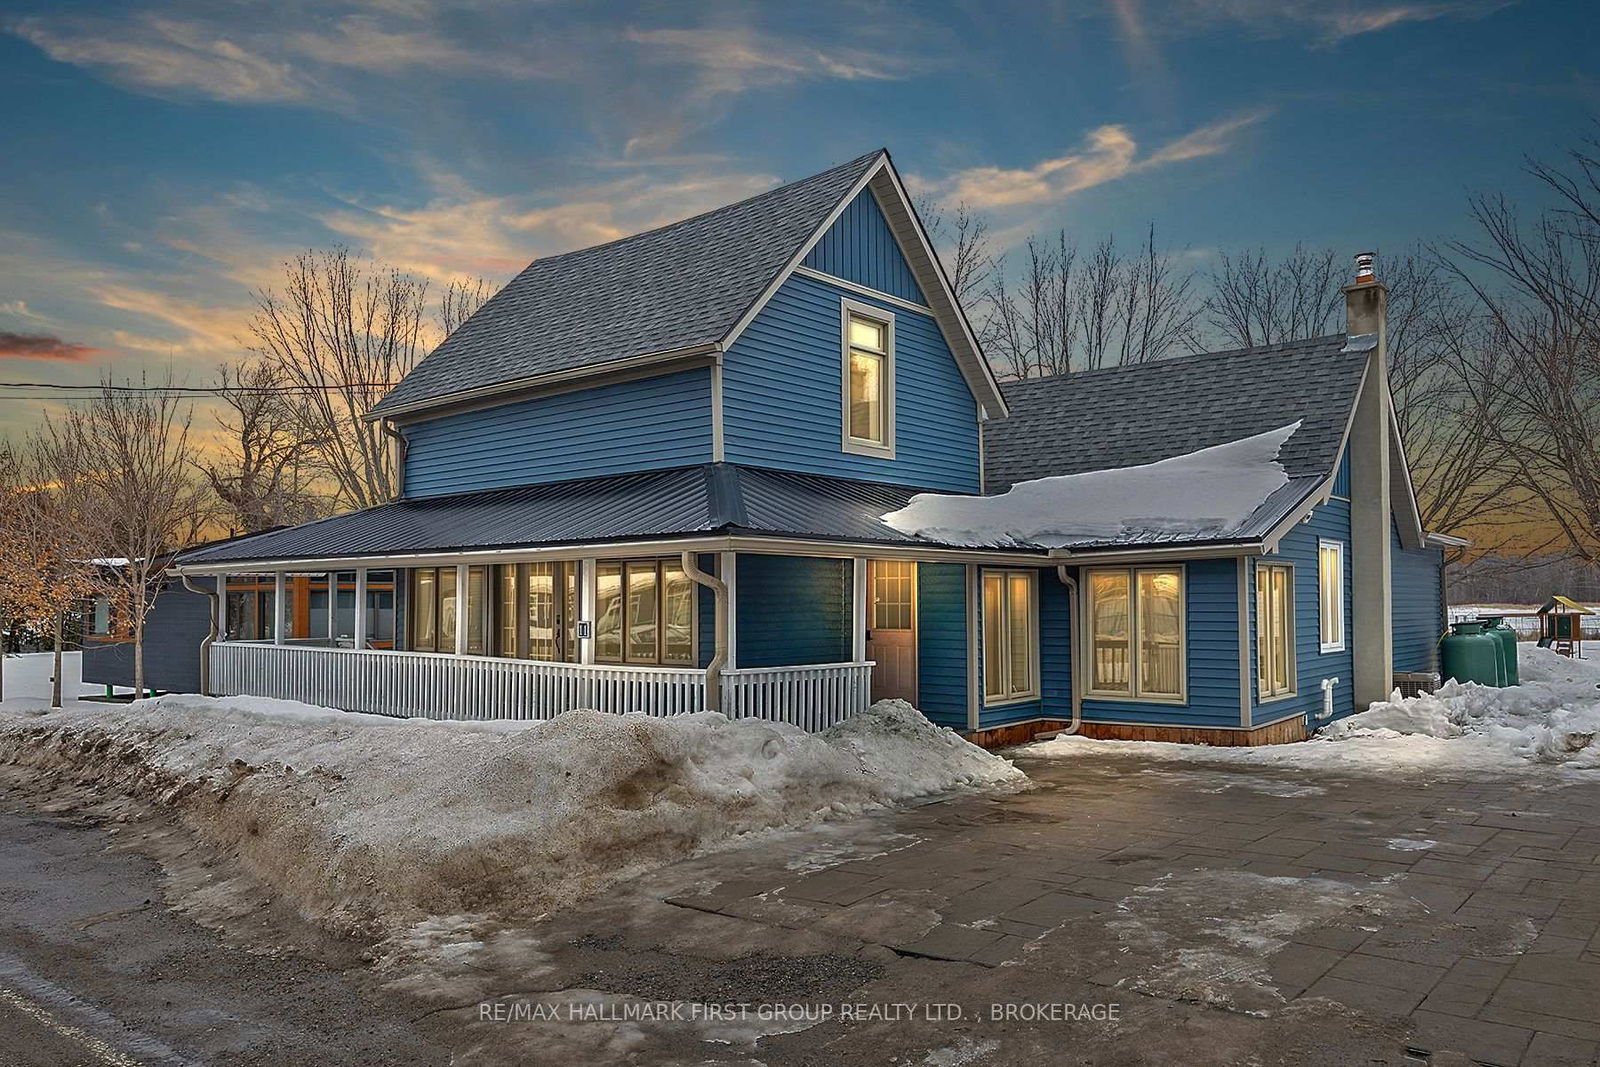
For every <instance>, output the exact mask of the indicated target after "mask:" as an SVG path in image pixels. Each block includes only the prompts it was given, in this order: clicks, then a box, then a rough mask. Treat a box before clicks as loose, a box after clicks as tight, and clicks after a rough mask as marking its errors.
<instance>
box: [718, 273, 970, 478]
mask: <svg viewBox="0 0 1600 1067" xmlns="http://www.w3.org/2000/svg"><path fill="white" fill-rule="evenodd" d="M843 298H849V299H853V300H854V299H860V300H863V301H865V302H867V303H873V301H871V300H868V299H867V298H865V297H856V296H854V295H852V294H850V293H849V292H847V291H846V290H844V289H841V288H839V287H838V286H835V285H830V284H828V283H826V282H821V281H818V280H816V279H814V278H806V277H801V276H798V275H796V276H792V277H790V278H789V280H788V281H786V282H784V283H783V285H782V286H781V287H779V289H778V291H777V293H775V294H774V295H773V298H772V300H771V302H770V303H769V304H768V305H767V306H766V307H765V308H763V309H762V311H761V314H759V315H757V316H756V317H755V319H754V321H752V322H751V323H750V326H749V328H748V329H746V330H745V332H744V334H743V335H742V336H741V337H740V338H739V340H738V341H737V342H735V343H734V345H733V348H732V349H731V350H730V351H729V352H728V353H727V355H726V356H725V357H724V362H723V378H722V398H723V401H722V402H723V433H724V442H725V450H726V456H727V459H728V461H729V462H730V463H747V464H751V465H754V466H760V467H777V468H782V469H788V470H797V471H805V472H807V473H811V474H826V475H838V476H841V477H846V478H862V479H868V480H874V481H882V482H890V483H893V484H897V485H909V486H914V487H917V488H924V489H944V490H954V491H958V492H976V491H977V489H978V418H977V403H976V401H974V399H973V397H972V392H971V390H969V389H968V388H967V383H966V380H965V379H964V378H963V377H962V376H961V371H960V368H959V367H958V366H957V364H956V361H955V357H954V356H952V355H951V354H950V349H949V347H948V346H947V345H946V344H945V342H944V335H943V334H941V333H940V332H939V327H938V324H937V323H936V322H934V320H933V319H932V318H929V317H928V316H926V315H921V314H918V313H916V312H911V311H906V310H904V309H898V310H897V309H895V308H893V307H890V306H889V305H887V304H883V305H881V306H882V307H883V310H885V311H887V312H890V313H891V314H893V315H894V316H895V458H894V459H885V458H882V457H878V456H860V455H855V454H852V453H847V452H845V451H844V448H843V446H842V444H841V436H842V418H841V407H842V398H843V359H842V356H841V353H840V317H841V314H842V310H841V304H840V301H841V299H843Z"/></svg>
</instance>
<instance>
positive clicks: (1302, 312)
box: [1206, 244, 1344, 348]
mask: <svg viewBox="0 0 1600 1067" xmlns="http://www.w3.org/2000/svg"><path fill="white" fill-rule="evenodd" d="M1343 262H1344V260H1343V258H1342V257H1340V256H1338V255H1337V254H1335V253H1334V251H1333V250H1332V249H1331V248H1323V249H1311V248H1306V247H1305V246H1304V245H1298V244H1297V245H1295V246H1294V251H1293V252H1291V253H1289V254H1288V255H1287V256H1284V257H1283V258H1282V259H1280V260H1276V261H1274V260H1272V259H1271V258H1269V257H1268V256H1267V251H1266V249H1264V248H1257V249H1253V250H1247V251H1244V252H1234V253H1230V252H1225V251H1224V252H1218V253H1217V264H1216V266H1215V267H1213V268H1212V270H1211V295H1210V296H1209V297H1208V298H1207V299H1206V317H1207V319H1208V320H1209V321H1210V323H1211V326H1212V328H1213V329H1215V330H1216V331H1217V333H1218V334H1219V335H1220V336H1221V337H1222V339H1223V342H1224V343H1225V344H1227V345H1229V346H1230V347H1234V348H1253V347H1255V346H1256V345H1271V344H1278V343H1281V342H1284V341H1301V340H1305V339H1306V338H1308V337H1321V336H1323V335H1325V334H1329V333H1333V332H1334V331H1335V329H1336V328H1337V325H1338V322H1339V311H1340V308H1341V306H1342V304H1341V301H1340V299H1339V292H1340V285H1339V282H1340V279H1341V278H1342V276H1343V272H1342V271H1341V269H1340V265H1341V264H1342V263H1343Z"/></svg>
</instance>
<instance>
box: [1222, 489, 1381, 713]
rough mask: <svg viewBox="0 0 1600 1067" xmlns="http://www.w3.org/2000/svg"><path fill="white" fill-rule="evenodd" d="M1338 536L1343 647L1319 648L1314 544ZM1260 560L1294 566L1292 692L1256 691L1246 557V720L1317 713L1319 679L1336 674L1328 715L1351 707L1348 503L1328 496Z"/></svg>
mask: <svg viewBox="0 0 1600 1067" xmlns="http://www.w3.org/2000/svg"><path fill="white" fill-rule="evenodd" d="M1324 539H1326V540H1329V541H1342V542H1343V543H1344V546H1345V549H1344V552H1345V561H1344V582H1343V593H1342V595H1343V596H1344V649H1343V650H1342V651H1339V652H1323V651H1322V621H1321V619H1322V616H1321V600H1320V592H1319V589H1318V580H1317V548H1318V545H1319V544H1320V542H1321V541H1322V540H1324ZM1260 562H1262V563H1290V564H1293V565H1294V630H1295V641H1294V643H1295V672H1296V673H1295V695H1294V696H1292V697H1282V698H1280V699H1277V700H1267V701H1263V700H1261V699H1260V698H1259V697H1258V696H1257V695H1256V694H1257V692H1258V690H1257V688H1256V675H1257V672H1256V641H1255V632H1256V631H1255V566H1256V561H1252V562H1251V565H1250V566H1251V583H1250V626H1249V631H1248V632H1249V635H1250V699H1251V701H1252V703H1253V709H1252V712H1251V714H1252V721H1253V722H1254V723H1255V724H1257V725H1260V724H1263V723H1268V722H1275V721H1277V720H1279V719H1284V718H1288V717H1289V716H1291V715H1295V714H1307V715H1310V716H1312V718H1313V720H1315V717H1316V716H1317V715H1320V714H1321V713H1322V680H1323V679H1324V678H1337V679H1339V684H1338V685H1337V686H1336V687H1335V688H1334V690H1333V709H1334V717H1335V718H1340V717H1342V716H1345V715H1349V714H1351V713H1352V712H1354V711H1355V664H1354V660H1353V659H1352V656H1351V650H1352V648H1353V647H1354V644H1353V636H1352V635H1353V632H1354V631H1353V627H1354V620H1353V619H1352V618H1351V611H1350V604H1351V596H1352V577H1351V572H1352V567H1351V563H1350V503H1349V501H1346V500H1338V499H1334V500H1329V501H1328V502H1327V503H1326V504H1323V505H1322V506H1320V507H1318V508H1316V509H1315V510H1314V511H1313V512H1312V513H1311V521H1310V522H1309V523H1297V524H1296V525H1295V528H1294V529H1293V530H1291V531H1290V532H1289V533H1287V534H1286V535H1284V538H1283V540H1282V541H1281V542H1280V543H1279V545H1278V554H1277V555H1276V556H1271V557H1266V558H1264V559H1262V560H1260Z"/></svg>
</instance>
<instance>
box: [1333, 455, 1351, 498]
mask: <svg viewBox="0 0 1600 1067" xmlns="http://www.w3.org/2000/svg"><path fill="white" fill-rule="evenodd" d="M1333 495H1334V496H1342V497H1344V498H1345V499H1346V500H1349V499H1350V450H1349V449H1348V448H1347V449H1345V450H1344V451H1343V452H1341V453H1339V467H1338V469H1337V470H1335V471H1334V472H1333Z"/></svg>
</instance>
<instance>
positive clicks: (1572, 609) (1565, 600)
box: [1539, 596, 1594, 658]
mask: <svg viewBox="0 0 1600 1067" xmlns="http://www.w3.org/2000/svg"><path fill="white" fill-rule="evenodd" d="M1593 614H1594V611H1593V610H1592V609H1590V608H1586V607H1584V606H1583V605H1582V604H1580V603H1578V602H1577V601H1576V600H1572V599H1571V598H1569V597H1564V596H1553V597H1551V598H1550V599H1549V600H1547V601H1545V603H1544V607H1542V608H1540V609H1539V647H1540V648H1548V649H1550V650H1552V651H1554V652H1559V653H1561V654H1562V655H1563V656H1578V657H1580V658H1581V657H1582V656H1583V617H1584V616H1585V615H1593Z"/></svg>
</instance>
